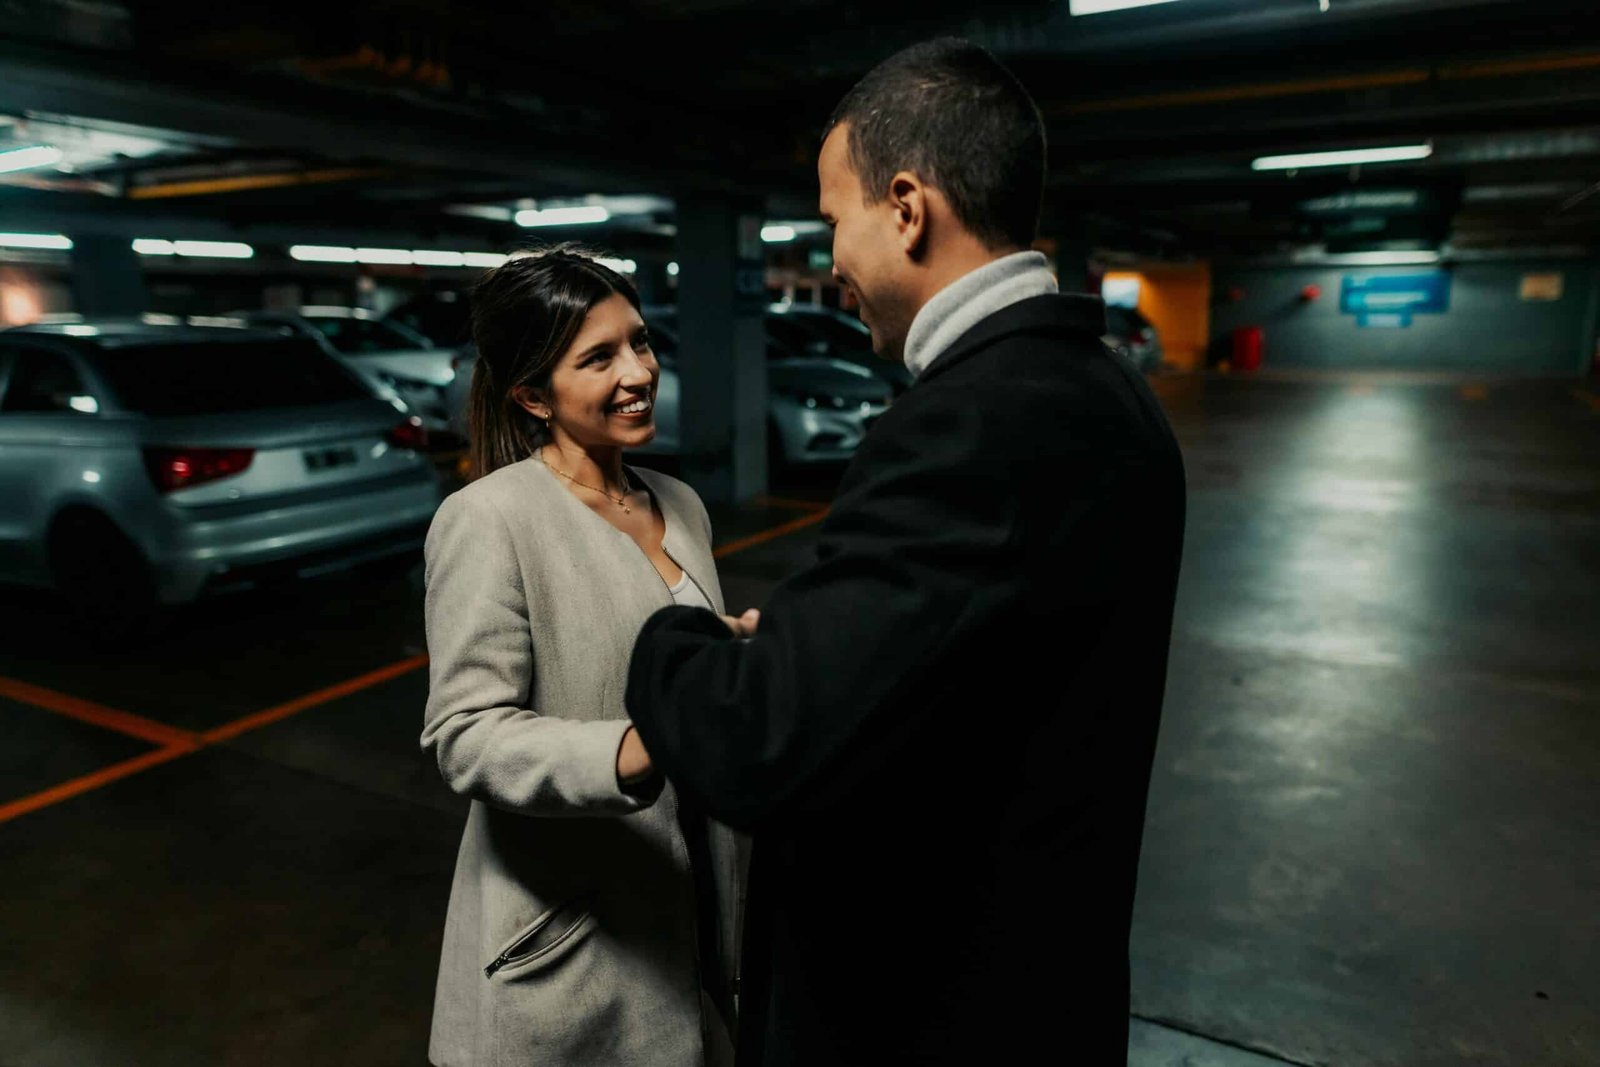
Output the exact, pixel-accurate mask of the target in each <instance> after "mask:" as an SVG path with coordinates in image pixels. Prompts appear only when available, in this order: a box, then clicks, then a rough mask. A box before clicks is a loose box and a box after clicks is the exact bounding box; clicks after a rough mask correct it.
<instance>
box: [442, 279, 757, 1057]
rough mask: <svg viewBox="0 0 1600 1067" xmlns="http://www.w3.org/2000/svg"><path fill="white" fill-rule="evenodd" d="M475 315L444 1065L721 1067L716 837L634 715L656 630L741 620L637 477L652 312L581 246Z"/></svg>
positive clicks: (698, 542) (446, 574) (677, 487)
mask: <svg viewBox="0 0 1600 1067" xmlns="http://www.w3.org/2000/svg"><path fill="white" fill-rule="evenodd" d="M473 305H474V307H473V338H474V340H475V341H476V343H477V346H478V362H477V366H476V368H475V370H474V371H473V380H472V399H471V407H472V410H471V415H470V419H471V422H472V434H471V438H472V445H471V447H472V461H473V470H474V474H475V476H476V477H475V480H474V481H472V482H471V484H469V485H467V486H466V487H465V488H464V489H462V490H460V491H459V492H457V493H455V494H453V495H452V496H450V497H449V498H448V499H447V500H446V501H445V502H444V505H443V506H442V507H441V508H440V509H439V512H438V515H437V516H436V517H435V519H434V521H433V526H432V528H431V529H430V530H429V533H428V543H427V570H426V574H427V598H426V614H427V631H428V653H429V657H430V660H431V663H430V676H429V692H428V706H427V713H426V722H425V726H424V729H423V733H422V744H423V746H424V747H425V748H427V749H430V750H432V752H433V754H434V755H435V757H436V758H437V759H438V763H439V769H440V771H441V772H442V773H443V775H444V779H445V781H446V782H447V783H448V784H449V786H450V788H451V789H453V790H454V791H455V792H457V793H460V794H462V795H464V796H467V797H470V798H471V799H472V805H471V808H470V813H469V814H468V817H467V825H466V830H465V832H464V835H463V837H462V842H461V851H460V854H459V856H458V859H457V863H456V874H455V882H454V885H453V887H452V889H451V894H450V909H449V915H448V918H447V919H446V924H445V935H444V950H443V953H442V957H441V961H440V965H439V981H438V989H437V994H436V998H435V1003H434V1016H433V1035H432V1040H431V1042H430V1047H429V1054H430V1057H431V1058H432V1060H433V1062H434V1063H435V1064H437V1065H439V1067H460V1065H501V1064H505V1065H511V1064H516V1065H519V1067H521V1065H527V1064H540V1065H551V1067H556V1065H562V1067H565V1065H578V1064H596V1065H599V1064H605V1065H609V1067H616V1065H628V1064H641V1065H644V1064H648V1065H649V1067H676V1065H683V1067H691V1065H695V1067H698V1065H700V1064H703V1063H706V1062H708V1059H709V1062H717V1061H718V1060H719V1058H721V1053H720V1051H719V1050H720V1049H722V1048H724V1047H725V1045H726V1041H727V1039H726V1030H725V1028H724V1026H723V1021H722V1020H721V1019H720V1018H719V1017H718V1016H719V1012H718V1011H717V1010H716V1008H715V1007H713V1004H715V1003H716V1002H718V1001H724V1002H725V1000H726V997H725V996H723V993H724V991H725V990H726V989H727V988H728V987H727V983H726V982H725V980H724V979H723V977H722V975H723V971H724V968H723V965H722V960H724V959H725V958H726V956H727V954H726V950H725V948H724V942H725V941H726V940H727V938H726V936H725V934H724V932H723V931H719V930H718V929H717V927H718V923H717V922H716V918H715V917H716V916H719V915H721V914H725V913H726V911H727V909H726V907H725V905H723V906H719V903H720V902H719V901H718V900H717V899H716V897H715V896H714V894H715V892H716V887H715V886H714V885H711V884H710V883H711V881H712V879H711V878H710V877H709V868H711V866H712V863H711V862H710V860H709V858H708V848H707V840H706V834H705V830H704V825H705V824H704V821H703V820H702V819H699V818H696V817H694V816H693V815H692V814H691V813H688V812H685V811H681V810H680V805H679V803H678V801H677V798H676V796H675V794H674V792H673V790H672V787H671V786H670V785H665V784H664V783H662V782H661V781H660V780H659V779H658V778H656V777H654V776H653V775H652V774H651V773H650V767H649V761H648V757H647V756H646V755H645V753H644V749H643V747H642V746H641V745H640V744H639V740H638V736H637V734H636V733H635V732H634V731H633V728H632V726H631V725H630V724H629V722H628V719H627V716H626V712H625V711H624V708H623V691H624V688H625V684H626V681H627V666H628V657H629V655H630V653H631V650H632V647H633V641H634V638H635V636H636V635H637V634H638V631H639V628H640V626H641V625H642V624H643V622H644V620H645V619H646V618H648V617H649V616H650V615H651V614H652V613H653V612H654V611H656V610H657V609H658V608H661V607H666V606H669V605H671V604H674V603H684V604H697V605H700V606H704V607H709V608H712V609H714V610H716V611H719V612H720V611H721V610H722V593H721V590H720V587H719V586H718V583H717V574H716V569H715V566H714V564H713V562H712V556H711V527H710V522H709V520H708V519H707V517H706V512H705V508H704V506H703V505H702V504H701V502H700V500H699V498H698V497H697V496H696V495H695V494H694V492H693V490H691V489H689V488H688V487H687V486H686V485H684V484H683V483H681V482H679V481H677V480H676V479H673V478H669V477H666V476H665V475H661V474H655V473H652V472H647V471H637V470H633V469H631V468H629V467H626V466H624V464H623V462H622V453H623V451H624V450H625V449H628V448H636V447H638V446H640V445H643V444H646V443H648V442H649V441H650V440H651V438H653V437H654V436H655V425H654V418H653V405H654V398H655V391H656V383H657V380H658V378H659V375H660V368H659V366H658V365H657V363H656V360H655V356H654V355H653V354H652V353H651V351H650V343H649V335H648V333H647V332H646V330H645V325H644V321H643V319H642V318H641V317H640V314H639V298H638V295H637V294H636V293H635V292H634V289H633V287H632V286H631V285H630V284H629V283H628V282H627V281H626V280H625V279H624V278H622V277H621V276H620V275H618V274H616V273H615V272H613V271H611V270H609V269H607V268H606V267H604V266H602V265H601V264H599V263H597V262H596V261H595V260H594V259H592V258H590V257H588V256H586V255H584V254H581V253H579V252H577V251H574V250H572V249H570V248H565V247H563V248H557V249H554V250H552V251H549V252H545V253H543V254H538V255H531V256H525V257H521V258H515V259H511V260H509V261H507V262H506V263H505V264H504V265H503V266H501V267H498V268H496V269H495V270H493V271H491V272H490V273H489V274H488V275H486V276H485V278H484V279H483V281H482V282H481V283H480V285H479V286H478V288H477V289H476V291H475V292H474V295H473ZM691 857H694V858H693V859H692V858H691ZM721 857H722V854H721V853H719V858H721ZM696 860H698V862H696ZM728 867H729V865H728V864H727V863H726V862H725V860H724V862H722V863H721V864H719V865H718V870H719V872H724V873H725V872H726V870H727V869H728ZM697 879H698V882H697ZM697 885H698V893H697ZM702 914H703V915H704V916H705V919H702V918H701V915H702ZM702 990H708V991H710V993H711V996H709V997H708V996H706V995H705V994H704V993H703V992H702Z"/></svg>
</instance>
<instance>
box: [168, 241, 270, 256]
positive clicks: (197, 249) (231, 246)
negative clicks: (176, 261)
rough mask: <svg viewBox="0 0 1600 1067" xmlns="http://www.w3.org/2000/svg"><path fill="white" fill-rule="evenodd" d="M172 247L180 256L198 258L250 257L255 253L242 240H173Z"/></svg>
mask: <svg viewBox="0 0 1600 1067" xmlns="http://www.w3.org/2000/svg"><path fill="white" fill-rule="evenodd" d="M172 247H173V248H174V249H176V250H177V253H178V255H180V256H194V257H196V258H198V259H250V258H252V257H254V256H255V254H256V250H255V249H254V248H251V247H250V246H249V245H247V244H245V243H244V242H243V241H174V242H172Z"/></svg>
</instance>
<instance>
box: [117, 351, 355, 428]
mask: <svg viewBox="0 0 1600 1067" xmlns="http://www.w3.org/2000/svg"><path fill="white" fill-rule="evenodd" d="M96 366H97V368H98V369H99V371H100V375H101V377H102V378H104V379H105V381H106V384H107V385H108V386H109V387H110V388H111V391H112V393H113V394H115V395H116V397H117V399H118V401H119V402H120V403H121V406H122V407H124V408H126V409H127V410H129V411H137V412H140V413H142V414H145V415H150V416H152V417H155V418H171V417H175V416H183V415H209V414H215V413H220V412H234V411H266V410H270V409H273V408H296V407H306V406H309V405H315V404H333V403H338V402H340V401H344V400H356V399H359V398H361V397H364V396H367V395H369V394H368V393H367V391H366V390H365V389H364V388H363V387H362V386H361V384H360V383H359V382H358V381H357V380H356V379H355V377H354V376H352V375H351V374H350V373H349V372H348V371H346V370H345V369H344V368H343V367H341V366H339V364H338V363H337V361H335V360H333V359H331V358H330V357H328V356H326V355H324V354H323V352H322V351H321V350H320V349H319V348H317V346H316V345H314V344H311V343H310V342H307V341H289V340H284V341H276V340H272V341H224V342H209V343H207V342H189V343H180V344H140V345H128V346H127V347H119V348H114V349H109V350H104V351H102V352H101V353H100V355H99V358H98V359H97V360H96Z"/></svg>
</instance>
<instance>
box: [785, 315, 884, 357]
mask: <svg viewBox="0 0 1600 1067" xmlns="http://www.w3.org/2000/svg"><path fill="white" fill-rule="evenodd" d="M787 317H788V318H789V319H791V320H793V321H794V322H797V323H799V324H800V325H802V326H803V327H805V328H806V329H808V330H810V331H812V332H813V333H815V334H816V335H817V336H818V337H820V338H822V339H823V340H824V341H827V342H828V345H829V346H830V348H832V349H833V350H834V351H837V352H842V353H856V354H859V353H866V354H868V355H870V354H871V353H872V335H871V334H869V333H868V332H867V331H866V330H865V329H863V328H861V327H860V326H856V325H853V324H852V323H849V322H846V321H845V320H843V319H836V318H834V317H833V316H832V315H819V314H816V313H813V312H798V313H791V314H790V315H789V316H787Z"/></svg>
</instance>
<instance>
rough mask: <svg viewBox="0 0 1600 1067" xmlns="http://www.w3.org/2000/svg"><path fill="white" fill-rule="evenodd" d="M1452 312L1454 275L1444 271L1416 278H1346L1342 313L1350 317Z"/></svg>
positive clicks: (1431, 272) (1387, 275)
mask: <svg viewBox="0 0 1600 1067" xmlns="http://www.w3.org/2000/svg"><path fill="white" fill-rule="evenodd" d="M1449 308H1450V275H1449V274H1448V273H1447V272H1445V271H1442V270H1432V271H1424V272H1420V273H1416V274H1346V275H1345V276H1344V283H1343V285H1342V286H1341V287H1340V291H1339V310H1340V311H1342V312H1344V313H1345V314H1346V315H1360V314H1362V313H1364V312H1400V311H1404V312H1408V313H1410V314H1421V315H1428V314H1435V315H1436V314H1439V313H1440V312H1443V311H1448V310H1449ZM1407 317H1408V318H1409V315H1408V316H1407Z"/></svg>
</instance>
